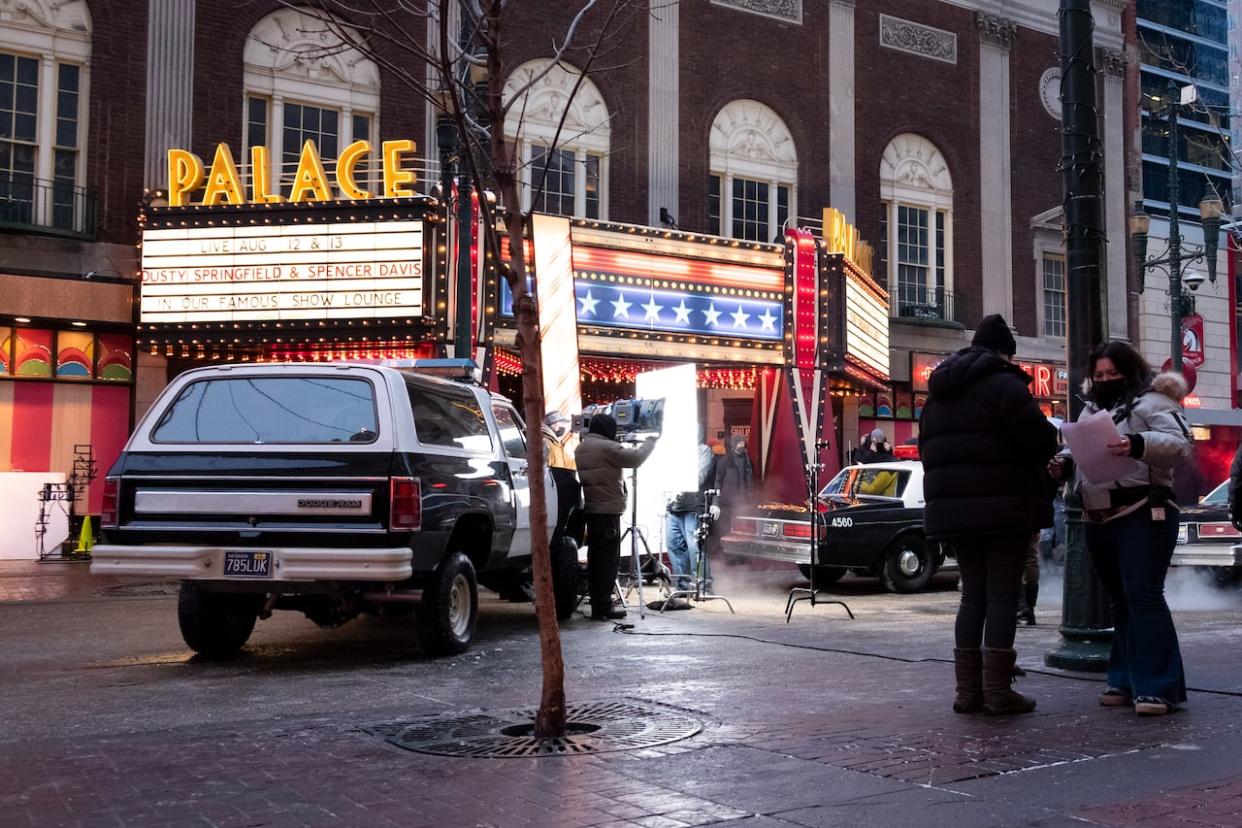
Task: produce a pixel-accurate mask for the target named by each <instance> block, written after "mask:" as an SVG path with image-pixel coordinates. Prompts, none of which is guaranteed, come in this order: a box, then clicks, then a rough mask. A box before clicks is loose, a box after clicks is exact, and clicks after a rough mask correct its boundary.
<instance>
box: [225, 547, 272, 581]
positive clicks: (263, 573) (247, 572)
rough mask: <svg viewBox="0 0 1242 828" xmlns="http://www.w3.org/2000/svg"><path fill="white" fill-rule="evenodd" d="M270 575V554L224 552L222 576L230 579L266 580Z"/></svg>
mask: <svg viewBox="0 0 1242 828" xmlns="http://www.w3.org/2000/svg"><path fill="white" fill-rule="evenodd" d="M271 574H272V553H271V552H240V551H232V550H226V551H225V553H224V575H225V577H232V578H268V577H271Z"/></svg>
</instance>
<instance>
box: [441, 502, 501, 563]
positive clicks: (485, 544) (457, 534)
mask: <svg viewBox="0 0 1242 828" xmlns="http://www.w3.org/2000/svg"><path fill="white" fill-rule="evenodd" d="M447 551H448V552H461V553H462V554H463V555H465V556H466V557H467V558H469V559H470V563H472V564H474V568H475V570H476V571H478V570H481V569H483V567H485V566H486V565H487V561H488V559H489V558H490V557H491V555H492V525H491V523H490V522H489V521H488V520H487V519H486V518H484V517H483V516H481V515H463V516H462V517H460V518H458V520H457V523H456V525H454V526H453V533H452V534H451V535H449V540H448V549H447Z"/></svg>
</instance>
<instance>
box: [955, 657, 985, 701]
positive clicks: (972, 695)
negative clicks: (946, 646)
mask: <svg viewBox="0 0 1242 828" xmlns="http://www.w3.org/2000/svg"><path fill="white" fill-rule="evenodd" d="M953 672H954V673H955V674H956V676H957V695H956V696H954V697H953V712H954V713H978V712H979V711H980V710H982V709H983V653H982V652H981V651H980V650H979V648H978V647H958V648H957V649H955V650H954V651H953Z"/></svg>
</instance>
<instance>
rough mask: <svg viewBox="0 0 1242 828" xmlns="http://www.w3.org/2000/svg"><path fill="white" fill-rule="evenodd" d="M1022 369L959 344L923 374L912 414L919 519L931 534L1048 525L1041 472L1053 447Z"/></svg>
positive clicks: (944, 536) (1053, 437) (1051, 430)
mask: <svg viewBox="0 0 1242 828" xmlns="http://www.w3.org/2000/svg"><path fill="white" fill-rule="evenodd" d="M1030 379H1031V378H1030V377H1029V376H1027V375H1026V373H1025V372H1024V371H1022V369H1020V368H1018V367H1017V366H1016V365H1013V364H1011V363H1009V362H1007V361H1005V360H1004V359H1003V358H1002V357H1001V356H1000V355H999V354H997V353H996V352H994V351H990V350H988V349H986V348H973V347H972V348H966V349H964V350H962V351H959V352H958V353H956V354H955V355H953V356H952V357H950V358H949V359H947V360H945V362H944V363H942V364H941V365H940V366H939V367H938V368H936V370H935V371H933V372H932V375H931V378H930V379H929V380H928V392H929V395H928V398H927V403H926V405H924V407H923V414H922V417H921V418H920V419H919V456H920V457H921V458H922V460H923V470H924V478H923V495H924V499H925V500H926V503H927V505H926V508H925V510H924V512H923V526H924V530H925V531H926V533H927V537H929V538H931V539H933V540H953V539H955V538H969V537H980V536H986V535H998V534H1009V533H1033V532H1036V531H1038V530H1040V529H1042V528H1044V527H1046V526H1051V525H1052V498H1051V496H1050V492H1049V488H1048V474H1047V471H1046V468H1047V465H1048V460H1049V459H1051V458H1052V455H1053V454H1055V453H1056V451H1057V430H1056V428H1055V427H1054V426H1053V425H1052V424H1051V423H1049V422H1048V420H1047V418H1046V417H1045V416H1044V414H1043V412H1042V411H1040V410H1039V406H1038V405H1036V403H1035V398H1034V397H1032V396H1031V392H1030V390H1029V389H1028V388H1027V384H1028V383H1029V382H1030Z"/></svg>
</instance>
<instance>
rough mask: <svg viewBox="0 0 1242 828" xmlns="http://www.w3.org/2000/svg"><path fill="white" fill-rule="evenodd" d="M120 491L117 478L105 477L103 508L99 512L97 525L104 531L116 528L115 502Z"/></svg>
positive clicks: (119, 482) (119, 480) (119, 483)
mask: <svg viewBox="0 0 1242 828" xmlns="http://www.w3.org/2000/svg"><path fill="white" fill-rule="evenodd" d="M120 490H121V479H120V478H119V477H105V478H104V484H103V506H102V507H101V508H100V512H99V525H100V526H101V527H103V528H104V529H115V528H116V527H117V508H116V505H117V502H118V493H119V492H120Z"/></svg>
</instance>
